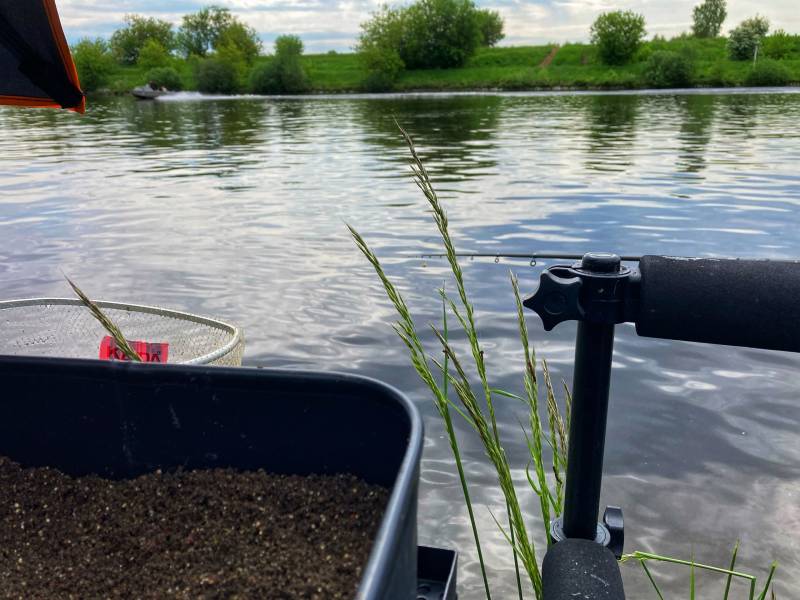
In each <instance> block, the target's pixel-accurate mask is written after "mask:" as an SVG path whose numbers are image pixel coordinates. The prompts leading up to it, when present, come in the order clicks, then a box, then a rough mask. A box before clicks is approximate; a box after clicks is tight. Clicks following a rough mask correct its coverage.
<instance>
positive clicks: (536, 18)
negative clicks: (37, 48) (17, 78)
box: [57, 0, 800, 52]
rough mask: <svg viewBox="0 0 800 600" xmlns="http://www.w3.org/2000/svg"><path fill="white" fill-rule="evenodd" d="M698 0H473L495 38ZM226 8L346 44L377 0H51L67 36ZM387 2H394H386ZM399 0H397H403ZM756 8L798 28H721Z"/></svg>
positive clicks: (682, 19)
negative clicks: (497, 17) (492, 20)
mask: <svg viewBox="0 0 800 600" xmlns="http://www.w3.org/2000/svg"><path fill="white" fill-rule="evenodd" d="M699 2H700V0H536V1H525V0H476V4H477V5H478V6H479V7H481V8H490V9H492V10H497V11H499V12H500V14H501V15H502V16H503V17H504V19H505V32H506V38H505V40H503V42H502V43H501V45H514V46H522V45H534V44H546V43H550V42H557V43H564V42H568V41H573V42H577V41H586V40H587V39H588V37H589V26H590V25H591V23H592V21H593V20H594V19H595V17H596V16H597V15H598V14H600V13H601V12H604V11H608V10H617V9H630V10H634V11H636V12H639V13H641V14H643V15H644V16H645V19H646V20H647V33H648V37H650V36H652V35H655V34H659V35H663V36H667V37H670V36H673V35H677V34H679V33H681V32H682V31H687V30H689V29H690V27H691V20H692V7H693V6H694V5H695V4H698V3H699ZM210 3H213V4H217V5H219V6H224V7H226V8H228V9H230V10H231V12H233V13H234V14H235V15H236V16H238V17H239V18H240V19H241V20H242V21H244V22H245V23H247V24H249V25H250V26H252V27H254V28H255V30H256V31H257V32H258V33H259V35H260V36H261V39H262V40H263V42H264V45H265V48H269V47H270V46H271V44H272V42H273V40H274V39H275V38H276V37H277V36H278V35H281V34H286V33H291V34H296V35H299V36H300V38H301V39H302V40H303V42H304V44H305V47H306V52H326V51H328V50H336V51H338V52H347V51H350V50H352V47H353V45H354V44H355V42H356V39H357V37H358V32H359V23H361V22H362V21H364V20H366V19H367V18H369V15H370V13H371V12H373V11H374V10H376V9H377V8H378V7H379V6H380V5H381V4H383V3H385V2H384V0H216V1H214V2H209V1H206V2H203V1H194V0H57V5H58V10H59V13H60V15H61V22H62V25H63V27H64V31H65V33H66V36H67V39H68V40H69V42H70V43H74V42H76V41H78V40H79V39H80V38H83V37H108V36H110V35H111V33H112V32H113V31H114V30H115V29H117V28H118V27H120V26H121V25H122V22H123V19H124V17H125V15H126V14H127V13H137V14H142V15H146V16H152V17H158V18H160V19H164V20H167V21H171V22H172V23H174V24H175V25H176V26H177V25H179V24H180V20H181V16H182V15H183V14H185V13H189V12H194V11H196V10H198V9H200V8H202V7H203V6H205V5H207V4H210ZM390 3H393V2H390ZM403 3H404V2H398V3H397V4H403ZM755 14H761V15H764V16H766V17H767V18H769V19H770V22H771V23H772V26H773V29H776V28H782V29H785V30H786V31H789V32H792V33H798V32H800V0H728V19H727V20H726V21H725V24H724V26H723V30H724V31H726V32H727V31H728V30H729V29H731V28H732V27H734V26H736V24H738V23H739V22H740V21H742V19H745V18H747V17H750V16H753V15H755Z"/></svg>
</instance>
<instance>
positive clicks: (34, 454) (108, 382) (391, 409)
mask: <svg viewBox="0 0 800 600" xmlns="http://www.w3.org/2000/svg"><path fill="white" fill-rule="evenodd" d="M0 378H1V380H2V382H3V388H2V389H3V391H2V395H1V396H0V454H3V455H6V456H8V457H10V458H11V459H13V460H15V461H17V462H20V463H22V464H24V465H26V466H50V467H54V468H57V469H59V470H61V471H63V472H65V473H68V474H70V475H74V476H79V475H85V474H89V473H96V474H99V475H102V476H104V477H109V478H128V477H133V476H136V475H140V474H142V473H146V472H149V471H153V470H155V469H172V468H177V467H179V466H180V467H183V468H186V469H199V468H212V467H233V468H237V469H242V470H249V469H258V468H263V469H265V470H268V471H271V472H273V473H287V474H299V475H304V474H310V473H342V472H347V473H353V474H354V475H357V476H359V477H362V478H363V479H365V480H366V481H368V482H370V483H375V484H380V485H383V486H386V487H388V488H390V489H391V495H390V499H389V502H388V505H387V507H386V512H385V515H384V518H383V521H382V523H381V526H380V529H379V531H378V534H377V536H376V538H375V542H374V546H373V549H372V552H371V554H370V558H369V561H368V563H367V566H366V568H365V569H364V573H363V577H362V580H361V583H360V586H359V588H358V594H357V598H358V599H359V600H367V599H369V600H390V599H397V600H409V598H416V597H417V596H416V595H415V594H416V592H417V590H418V581H417V561H418V555H417V531H416V516H417V484H418V475H419V460H420V453H421V450H422V440H423V432H422V421H421V419H420V416H419V413H418V412H417V410H416V409H415V407H414V406H413V405H412V404H411V403H410V402H409V401H408V400H407V399H406V398H405V397H404V396H403V395H402V394H400V393H399V392H397V391H396V390H394V389H393V388H390V387H388V386H386V385H384V384H382V383H379V382H377V381H374V380H371V379H366V378H363V377H355V376H351V375H341V374H330V373H329V374H320V373H307V372H297V371H292V372H288V371H275V370H262V369H247V368H240V369H226V368H222V367H184V366H175V365H173V366H170V365H137V364H131V363H122V362H116V363H112V362H103V361H88V360H71V359H53V358H27V357H0ZM421 552H422V556H423V558H424V560H422V563H421V564H427V563H428V562H429V561H428V560H427V558H425V557H428V558H430V556H432V555H430V554H429V553H427V551H426V550H422V551H421ZM453 554H454V553H453ZM451 558H453V561H452V563H451V564H452V565H453V568H454V564H455V563H454V556H452V557H451ZM431 564H436V565H441V564H442V563H441V562H435V561H434V563H431ZM423 568H427V567H423ZM423 574H424V573H423ZM445 581H447V580H445ZM453 587H454V582H453ZM442 598H448V599H449V598H450V596H442Z"/></svg>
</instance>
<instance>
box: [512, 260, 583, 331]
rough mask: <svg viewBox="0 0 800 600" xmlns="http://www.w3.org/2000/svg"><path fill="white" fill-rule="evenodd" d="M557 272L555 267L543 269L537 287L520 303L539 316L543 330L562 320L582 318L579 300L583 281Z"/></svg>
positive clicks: (578, 319)
mask: <svg viewBox="0 0 800 600" xmlns="http://www.w3.org/2000/svg"><path fill="white" fill-rule="evenodd" d="M559 273H560V271H559V270H556V269H548V270H546V271H543V272H542V274H541V277H540V278H539V288H538V289H537V290H536V292H535V293H534V294H533V295H532V296H529V297H528V298H526V299H525V300H524V301H523V303H522V304H523V306H525V308H529V309H531V310H532V311H534V312H535V313H536V314H538V315H539V317H541V319H542V324H543V325H544V328H545V331H550V330H551V329H553V327H555V326H556V325H558V324H559V323H562V322H563V321H580V320H582V319H583V310H582V309H581V305H580V302H579V297H580V291H581V286H582V285H583V282H582V281H581V279H580V278H579V277H562V276H560V275H559Z"/></svg>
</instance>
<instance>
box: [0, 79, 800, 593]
mask: <svg viewBox="0 0 800 600" xmlns="http://www.w3.org/2000/svg"><path fill="white" fill-rule="evenodd" d="M395 118H396V119H397V120H398V121H399V122H400V123H401V124H402V125H403V126H404V127H406V128H407V129H408V130H409V131H410V132H411V133H412V135H414V137H415V138H416V140H417V142H418V145H419V149H420V151H421V154H422V156H423V157H424V159H425V161H426V164H427V165H428V167H429V169H430V171H431V174H432V176H433V178H434V180H435V182H436V183H437V184H438V188H439V190H440V192H441V196H442V197H443V199H444V201H445V202H446V205H447V208H448V210H449V214H450V218H451V225H452V230H453V233H454V235H455V237H456V240H457V244H458V246H459V248H460V249H461V250H464V251H483V252H500V251H503V252H525V251H566V252H583V251H586V250H608V251H615V252H618V253H626V254H640V253H657V254H673V255H696V256H714V255H728V256H748V257H774V258H798V257H800V237H799V236H798V232H799V231H800V171H799V170H798V165H800V130H798V123H800V94H795V93H768V94H687V95H513V94H511V95H499V96H469V95H468V96H455V97H404V98H398V97H395V98H348V97H339V98H314V99H286V100H275V99H273V100H265V99H257V98H253V99H237V100H232V99H218V100H198V99H197V98H194V97H192V96H188V95H186V96H182V97H178V98H177V99H174V100H171V101H157V102H151V103H135V102H133V101H131V100H128V99H126V98H119V99H110V100H105V101H96V102H92V103H91V106H90V108H89V111H88V113H87V114H86V115H85V116H83V117H79V116H77V115H73V114H67V113H58V112H54V111H42V110H24V111H21V110H13V109H0V132H2V136H0V165H2V169H1V170H0V286H2V296H3V297H4V298H17V297H30V296H38V295H43V296H47V295H51V296H63V295H69V294H68V290H67V288H66V285H65V283H64V280H63V278H62V275H61V271H62V270H63V271H64V272H66V273H68V274H69V275H70V276H72V277H73V278H74V279H75V280H77V281H78V282H80V283H81V285H82V287H84V289H86V290H87V291H88V292H89V293H90V294H92V295H94V296H96V297H100V298H107V299H117V300H120V299H121V300H128V301H132V302H141V303H147V304H160V305H165V306H169V307H173V308H178V309H184V310H189V311H193V312H197V313H201V314H208V315H212V316H219V317H223V318H226V319H229V320H232V321H235V322H238V323H240V324H241V325H243V326H244V329H245V332H246V334H247V340H248V346H247V352H246V362H247V363H248V364H251V365H264V366H272V367H293V368H313V369H335V370H342V371H349V372H355V373H361V374H365V375H370V376H374V377H378V378H380V379H383V380H386V381H388V382H390V383H392V384H394V385H396V386H398V387H399V388H400V389H402V390H403V391H404V392H406V393H407V394H409V395H410V396H411V397H412V398H413V399H414V400H415V401H416V402H417V403H418V405H419V407H420V409H421V411H422V412H423V414H424V415H425V418H426V426H427V438H426V446H425V454H424V458H423V464H422V483H421V489H420V521H419V533H420V538H421V541H423V542H426V543H430V544H438V545H445V546H456V547H458V548H460V549H461V551H462V557H461V563H460V567H461V568H460V572H459V578H460V582H461V586H460V591H461V597H462V598H464V599H465V600H470V599H476V598H479V597H480V596H481V584H480V577H479V570H478V566H477V563H476V560H475V555H474V553H473V552H472V551H471V547H472V543H471V536H470V533H469V528H468V521H467V517H466V512H465V510H463V504H462V501H461V493H460V491H459V487H458V484H457V480H456V478H455V475H454V468H453V465H452V460H451V458H450V450H449V448H448V445H447V443H446V441H445V439H444V437H443V432H442V428H441V426H440V424H439V422H438V419H437V417H436V415H435V411H434V409H433V407H432V404H431V402H430V400H429V398H428V396H427V395H426V393H425V391H424V389H423V388H422V386H421V385H420V384H419V382H418V381H417V379H416V377H415V375H414V373H413V371H412V370H411V369H410V367H409V366H408V364H407V359H406V356H405V355H404V353H403V352H402V349H401V347H400V345H399V344H398V341H397V340H396V339H395V338H394V337H393V334H392V332H391V330H390V328H389V324H390V323H391V322H392V320H393V318H394V315H393V313H392V311H391V310H390V307H389V306H388V304H387V302H386V300H385V299H384V297H383V295H382V291H381V289H380V288H379V286H378V285H377V284H376V283H375V278H374V276H373V274H372V272H371V270H370V268H369V267H368V266H367V265H366V264H365V262H364V260H363V259H362V258H361V257H360V256H359V254H358V253H357V252H356V250H355V249H354V247H353V244H352V242H351V241H350V240H349V238H348V236H347V234H346V231H345V227H344V223H345V222H348V223H351V224H353V225H354V226H356V227H357V228H358V229H359V230H360V231H361V232H362V234H363V235H364V236H365V237H366V238H367V240H368V241H369V242H370V243H371V244H372V245H373V246H374V248H375V249H376V251H377V252H378V253H379V255H380V256H381V258H382V259H383V260H384V263H385V265H386V267H387V270H388V271H389V273H390V275H392V276H393V277H395V278H396V279H397V280H398V281H399V282H401V283H402V285H401V287H402V289H403V291H404V293H405V294H406V295H407V300H408V301H409V303H410V304H411V306H412V308H413V310H414V311H415V313H416V315H417V316H418V318H419V322H420V323H425V322H427V321H437V320H438V319H439V310H440V309H439V305H438V304H437V302H436V301H435V289H436V288H437V287H438V286H440V285H441V283H442V281H443V280H444V279H445V278H446V270H445V268H444V265H443V264H442V263H441V262H439V261H428V262H427V264H426V263H424V262H423V261H421V260H420V259H419V258H417V257H416V255H417V254H419V253H420V252H422V251H430V250H434V249H436V248H438V246H437V244H436V240H437V238H436V232H435V229H434V227H433V225H432V223H431V222H430V220H429V215H428V214H427V211H426V204H425V201H424V199H423V198H422V196H421V194H420V193H419V192H418V191H417V189H416V188H415V186H414V184H413V183H412V182H411V181H410V179H409V177H408V168H407V150H406V149H405V148H404V146H403V143H402V140H401V139H400V137H399V135H398V133H397V130H396V128H395V126H394V119H395ZM543 264H544V263H540V265H539V266H538V267H536V268H532V267H530V266H529V265H528V264H527V263H525V262H516V263H515V262H502V263H500V264H499V265H496V264H494V262H493V261H492V260H489V261H479V260H475V261H474V262H470V261H466V262H465V263H464V269H465V274H466V280H467V285H468V288H469V290H470V291H471V292H472V294H473V299H474V302H475V304H476V307H477V311H478V320H479V326H480V327H481V328H482V331H483V342H484V345H485V351H486V355H487V360H488V363H489V367H490V370H491V373H492V374H493V383H494V385H496V386H498V387H503V388H506V389H510V390H516V391H519V390H520V389H521V373H522V368H523V364H522V360H521V358H520V356H521V352H520V350H519V347H518V341H517V339H516V337H515V327H516V323H515V317H514V305H513V299H512V296H511V293H510V286H509V282H508V272H509V269H511V270H513V271H514V272H516V273H517V274H518V276H519V277H520V280H521V285H522V288H523V289H524V290H526V291H530V290H532V289H533V288H534V287H535V284H536V281H537V279H538V275H539V272H540V269H541V266H542V265H543ZM771 317H773V318H778V317H779V315H771ZM529 326H530V327H531V329H532V335H533V337H534V339H535V341H536V344H537V348H538V351H539V354H540V356H542V357H545V358H547V359H549V360H550V361H551V365H552V368H553V371H554V373H555V375H556V376H557V377H559V378H560V377H564V378H566V379H568V380H569V378H570V377H571V360H572V348H573V338H574V333H575V329H574V326H571V325H562V326H559V327H558V328H557V329H556V330H554V331H553V332H550V333H545V332H544V331H543V330H542V329H541V325H540V323H539V320H538V318H536V317H535V316H534V315H531V318H530V320H529ZM426 339H427V341H428V342H431V341H432V340H430V336H427V338H426ZM431 347H432V348H433V347H434V346H433V345H432V346H431ZM798 367H800V359H798V357H796V356H793V355H790V354H781V353H769V352H761V351H755V350H744V349H734V348H725V347H710V346H704V345H699V344H689V343H681V342H667V341H657V340H650V339H644V338H638V337H637V336H636V335H635V334H634V332H633V329H632V328H630V327H627V326H625V327H621V328H620V331H619V334H618V336H617V345H616V349H615V358H614V375H613V382H612V401H611V407H610V416H609V430H608V439H607V450H606V471H605V472H606V477H605V480H604V489H603V495H604V501H605V502H606V503H611V504H620V505H622V506H623V507H624V509H625V517H626V529H627V531H626V549H628V550H633V549H641V550H648V551H655V552H660V553H663V554H669V555H675V556H681V557H685V558H688V557H689V556H690V555H691V554H692V553H694V556H695V557H696V559H697V560H700V561H703V562H710V563H714V564H725V563H726V562H727V560H728V558H727V553H728V550H729V548H730V547H731V546H732V545H733V544H734V542H735V541H736V539H737V538H741V540H742V551H741V553H740V557H741V558H740V565H741V567H742V568H743V569H747V570H752V571H753V572H756V573H758V574H761V575H762V576H763V573H764V569H766V567H767V566H768V564H769V562H770V560H771V559H773V558H775V559H777V560H778V561H779V562H780V570H779V577H778V581H779V583H778V585H776V593H778V595H779V596H780V597H782V598H790V597H795V596H796V592H797V589H798V588H800V572H798V567H800V371H799V370H798ZM498 410H499V413H498V419H499V421H500V424H501V429H502V431H501V434H502V435H503V436H504V438H505V440H506V443H507V448H508V451H509V454H510V456H511V460H512V462H513V466H514V468H515V476H516V477H518V479H519V482H520V489H524V488H525V486H526V485H527V484H526V483H525V475H524V468H525V465H526V459H525V457H526V450H525V447H524V440H523V439H522V436H521V434H520V430H519V425H518V419H520V418H522V417H523V411H522V409H521V408H520V406H519V405H518V404H517V403H515V402H513V401H507V402H502V403H500V406H499V408H498ZM459 428H460V430H461V432H462V433H463V434H464V436H463V438H464V446H465V456H466V459H467V461H468V472H469V476H470V478H471V481H472V482H473V484H474V486H475V489H474V495H475V500H476V502H477V503H478V504H480V505H481V507H480V508H479V509H478V511H477V513H478V517H479V520H480V524H481V527H482V529H483V535H484V539H485V540H486V544H487V548H488V555H489V558H488V562H489V564H490V567H491V570H492V573H493V577H492V580H493V582H494V584H495V588H496V590H497V591H496V595H497V597H501V598H502V597H505V598H508V597H511V593H512V589H513V588H512V577H511V570H510V569H511V560H510V556H509V553H508V551H507V549H506V547H505V542H504V540H503V538H502V536H501V535H500V534H499V533H498V532H497V528H496V526H495V525H494V522H493V520H492V517H491V515H490V513H489V511H488V510H487V509H486V508H484V507H485V506H489V507H491V508H492V509H494V510H495V511H498V512H499V511H500V507H501V506H502V502H501V499H500V497H499V495H498V492H497V491H496V490H495V488H494V487H493V477H492V473H491V471H490V469H489V468H488V467H487V465H486V462H485V460H484V459H483V455H482V451H481V450H480V448H479V447H478V445H477V444H475V443H474V441H473V440H472V437H471V436H470V435H469V432H468V431H467V429H466V426H464V425H463V424H459ZM523 493H525V492H523ZM525 494H526V495H525V498H526V502H527V503H528V507H529V508H530V512H531V521H532V525H531V526H532V528H536V529H535V530H536V531H537V532H538V523H534V517H533V512H534V511H535V509H534V507H535V502H534V501H533V496H532V495H530V494H527V493H525ZM542 542H543V540H542V539H541V536H540V537H539V543H540V544H541V543H542ZM657 571H658V574H659V575H658V576H659V577H660V578H661V579H662V580H663V582H664V586H665V590H669V591H671V592H673V594H677V596H673V597H688V572H686V571H685V570H682V569H676V568H659V569H657ZM623 573H624V575H625V577H626V585H627V589H628V592H629V597H631V598H653V597H655V596H654V595H652V594H650V593H648V592H646V590H647V587H646V585H645V580H644V578H643V577H642V575H641V573H640V571H639V570H638V568H636V567H633V566H626V567H624V568H623ZM723 585H724V582H722V581H721V580H720V579H718V578H714V577H713V576H708V575H704V576H702V577H701V587H700V592H701V597H710V595H711V594H712V592H716V595H715V597H719V596H721V594H720V593H719V591H720V589H721V587H722V586H723ZM739 592H740V593H742V594H743V593H744V589H743V588H740V589H739ZM737 597H744V596H743V595H742V596H737Z"/></svg>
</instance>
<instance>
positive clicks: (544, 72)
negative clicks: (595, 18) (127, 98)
mask: <svg viewBox="0 0 800 600" xmlns="http://www.w3.org/2000/svg"><path fill="white" fill-rule="evenodd" d="M662 47H664V48H669V49H672V50H674V51H676V52H683V53H686V55H687V56H690V57H691V64H692V71H693V73H692V81H691V86H690V87H692V88H737V87H745V86H746V85H747V83H748V78H749V76H750V75H751V73H752V71H753V63H752V61H733V60H730V59H729V58H728V55H727V49H726V41H725V39H724V38H716V39H695V38H687V39H680V38H676V39H674V40H666V41H658V42H655V41H650V42H645V43H644V45H643V46H642V48H641V49H640V51H639V53H637V56H636V57H634V59H633V60H632V61H631V62H630V63H628V64H625V65H620V66H608V65H604V64H602V63H600V62H599V60H598V59H597V57H596V54H595V52H596V50H595V48H594V47H593V46H591V45H589V44H566V45H564V46H555V45H547V46H509V47H496V48H481V49H479V50H478V52H477V53H476V54H475V55H474V56H473V57H472V58H470V59H469V60H468V61H467V63H466V64H465V65H464V66H463V67H460V68H454V69H431V70H411V71H404V72H402V73H401V75H400V77H399V79H398V80H397V81H396V82H395V84H394V87H393V89H391V90H387V91H389V92H396V93H430V92H497V91H505V92H513V91H519V92H540V91H541V92H548V91H556V92H559V91H563V92H582V91H596V92H599V91H623V90H626V91H637V90H645V89H650V86H648V84H647V81H648V79H647V73H646V66H647V65H646V63H647V58H648V57H649V55H650V54H652V52H654V51H657V50H659V49H661V48H662ZM269 60H271V58H270V57H267V56H260V57H258V58H257V59H256V63H255V64H258V63H259V62H266V61H269ZM762 60H767V59H762ZM771 62H772V63H779V64H780V65H781V68H782V69H783V70H785V72H787V73H788V75H789V79H788V81H786V82H785V83H787V84H788V85H790V86H796V85H800V56H798V57H792V58H786V59H782V60H780V61H771ZM301 64H302V66H303V68H304V70H305V72H306V74H307V75H308V80H309V83H310V87H311V89H310V90H309V93H310V94H341V93H346V94H353V93H365V92H370V90H367V89H364V81H365V80H366V78H367V75H368V73H367V72H366V70H365V69H364V67H363V64H362V62H361V60H360V57H359V55H358V54H355V53H346V54H337V53H328V54H308V55H303V56H302V57H301ZM172 66H173V67H174V68H175V69H176V71H178V73H179V74H180V77H181V81H182V82H183V89H184V90H186V91H197V88H196V83H195V82H194V75H193V70H192V65H191V64H190V62H189V61H187V60H183V59H174V61H173V63H172ZM146 75H147V72H146V71H145V70H144V69H142V68H140V67H137V66H124V67H123V66H119V67H118V68H117V70H116V71H115V73H114V74H113V75H112V76H111V78H110V83H109V91H110V92H112V93H128V92H129V91H130V90H131V89H133V88H134V87H136V86H138V85H142V84H143V83H145V82H146V78H147V77H146ZM677 89H683V88H677Z"/></svg>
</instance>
